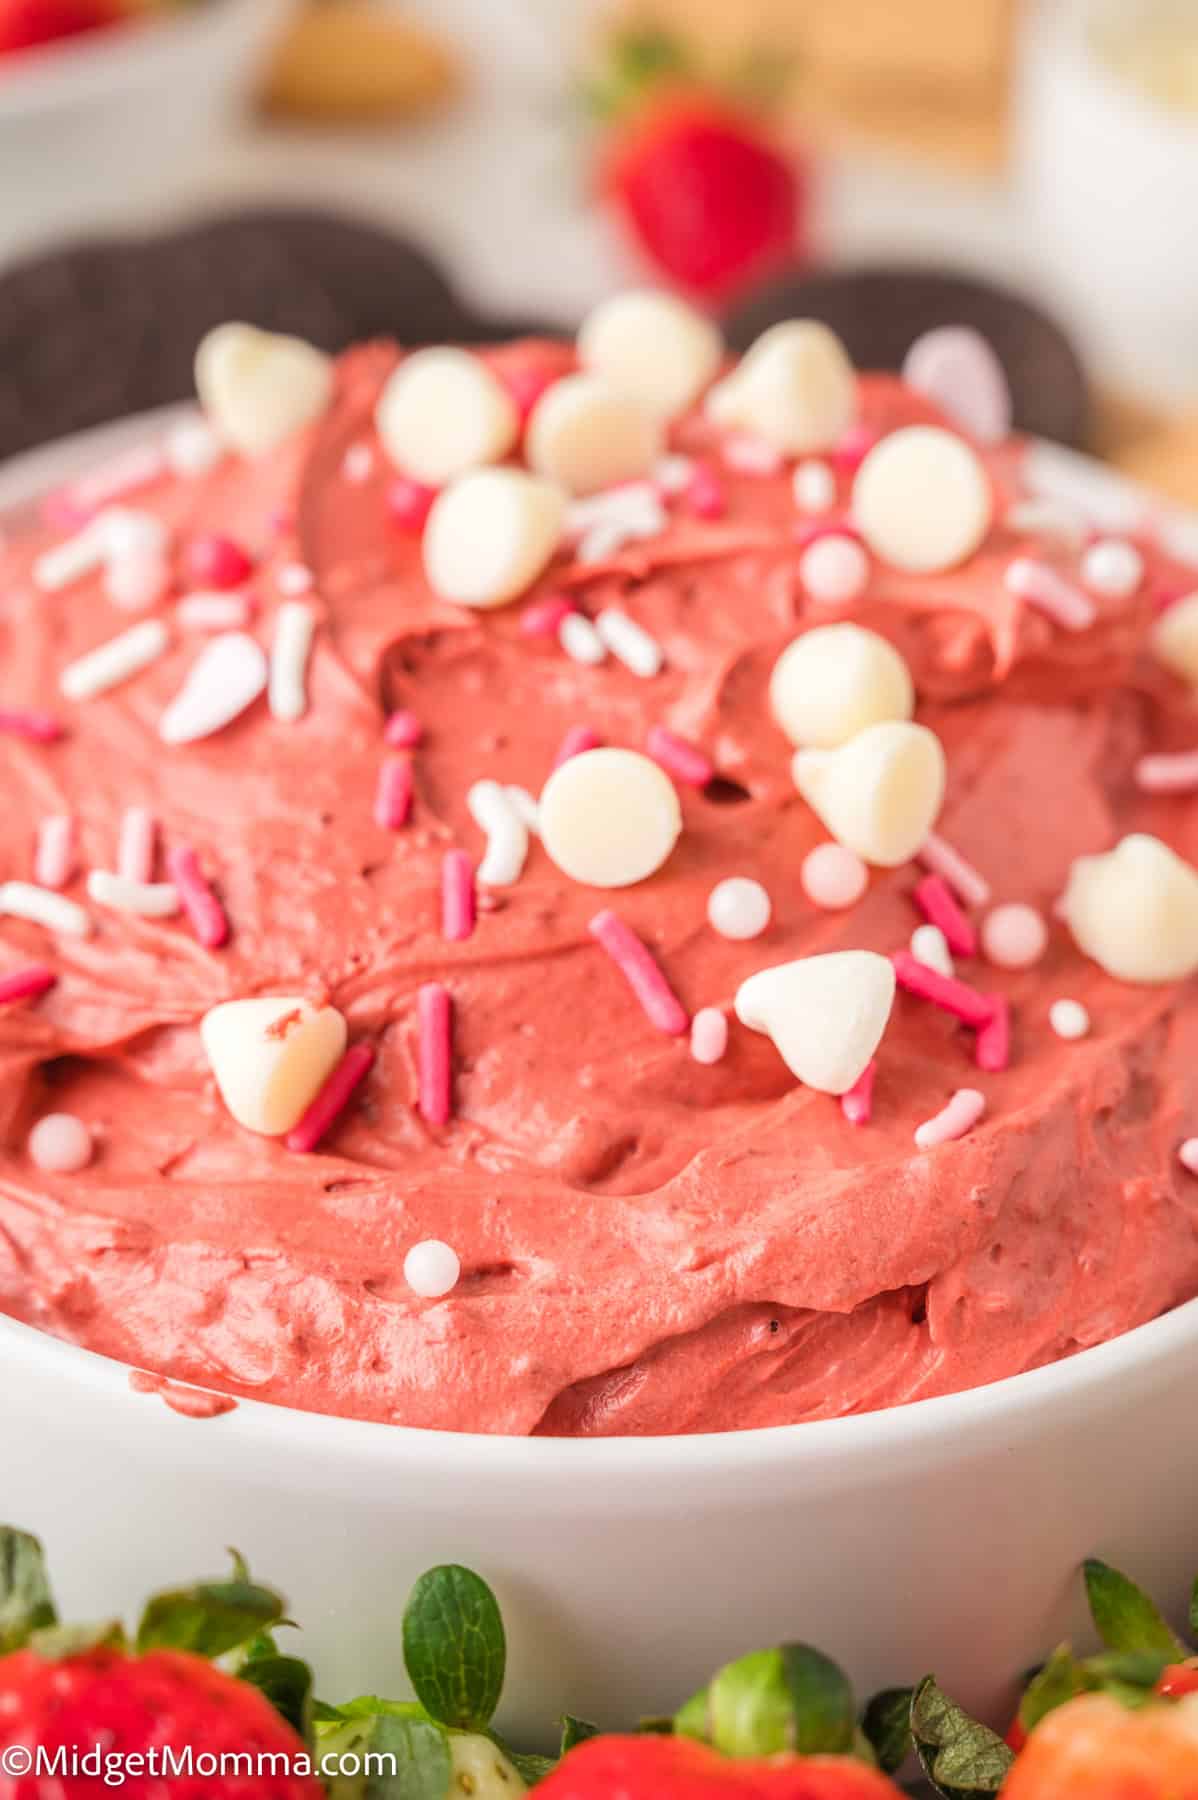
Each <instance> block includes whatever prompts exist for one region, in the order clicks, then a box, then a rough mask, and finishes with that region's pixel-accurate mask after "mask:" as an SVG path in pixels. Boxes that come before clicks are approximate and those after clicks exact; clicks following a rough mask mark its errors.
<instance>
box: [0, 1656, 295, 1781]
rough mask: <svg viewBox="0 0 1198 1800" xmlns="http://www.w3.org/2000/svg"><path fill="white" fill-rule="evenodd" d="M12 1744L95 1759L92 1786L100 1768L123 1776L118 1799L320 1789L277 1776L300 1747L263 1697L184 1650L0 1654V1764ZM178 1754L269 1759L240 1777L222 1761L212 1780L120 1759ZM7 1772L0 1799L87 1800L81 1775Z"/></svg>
mask: <svg viewBox="0 0 1198 1800" xmlns="http://www.w3.org/2000/svg"><path fill="white" fill-rule="evenodd" d="M14 1746H19V1747H20V1748H21V1749H23V1750H25V1751H28V1752H30V1753H32V1754H36V1753H37V1752H39V1751H42V1752H45V1753H46V1754H47V1755H48V1756H49V1757H50V1758H53V1757H54V1754H55V1752H56V1751H58V1750H59V1749H63V1750H65V1751H67V1752H69V1751H71V1750H73V1749H76V1748H77V1749H78V1751H79V1753H80V1755H83V1754H84V1753H85V1752H87V1751H89V1750H90V1751H93V1752H98V1753H99V1776H100V1778H101V1779H102V1778H103V1774H104V1771H105V1770H111V1771H113V1772H114V1773H115V1772H116V1771H118V1770H123V1771H125V1772H126V1779H125V1780H124V1781H123V1783H122V1788H123V1792H124V1793H125V1794H126V1795H127V1796H129V1800H137V1796H139V1795H144V1796H150V1795H153V1796H154V1800H193V1797H194V1800H201V1797H202V1800H321V1797H322V1793H323V1790H322V1789H321V1786H320V1783H319V1781H317V1779H316V1777H315V1776H314V1775H312V1774H303V1773H296V1774H292V1773H290V1772H288V1771H287V1768H286V1764H287V1763H288V1762H290V1761H291V1760H293V1759H296V1758H301V1757H304V1756H305V1751H304V1745H303V1741H302V1740H301V1739H300V1738H299V1737H298V1736H297V1735H296V1733H295V1732H294V1731H293V1730H292V1728H291V1726H290V1725H288V1724H286V1723H285V1722H284V1721H283V1719H282V1718H280V1716H279V1714H278V1713H277V1712H276V1711H275V1709H274V1707H273V1706H272V1705H271V1704H270V1702H269V1701H268V1700H267V1699H266V1698H265V1696H264V1695H263V1694H262V1693H260V1692H259V1691H258V1689H257V1688H255V1687H251V1686H249V1685H248V1684H247V1683H246V1682H243V1681H239V1680H237V1679H236V1678H235V1677H234V1676H232V1675H226V1674H225V1673H224V1672H223V1670H221V1669H218V1668H215V1667H214V1666H213V1664H211V1663H209V1662H205V1661H204V1659H203V1658H202V1657H199V1656H195V1655H193V1654H192V1653H191V1652H190V1651H186V1650H151V1651H149V1652H148V1653H147V1654H146V1655H144V1656H131V1655H129V1654H128V1653H127V1652H126V1651H125V1650H123V1649H120V1648H118V1647H115V1646H113V1645H110V1644H101V1645H99V1646H97V1647H94V1648H92V1649H89V1650H84V1651H82V1652H81V1653H79V1654H76V1655H67V1656H64V1657H54V1656H47V1655H44V1654H42V1653H41V1652H40V1651H39V1650H17V1651H14V1652H13V1654H12V1655H11V1656H6V1657H4V1658H2V1659H0V1768H3V1767H4V1766H5V1756H4V1752H5V1751H6V1750H11V1749H12V1748H13V1747H14ZM188 1749H190V1751H191V1752H192V1753H193V1755H194V1756H195V1757H196V1758H197V1759H198V1758H199V1757H200V1756H201V1753H202V1754H203V1755H204V1756H215V1757H217V1758H219V1757H220V1756H221V1755H222V1753H230V1754H232V1753H234V1752H240V1753H242V1754H243V1755H244V1754H245V1753H247V1752H248V1754H249V1755H250V1757H251V1758H253V1757H255V1756H257V1755H259V1754H261V1755H264V1756H272V1755H273V1756H274V1757H276V1758H278V1759H279V1760H278V1761H277V1762H275V1763H274V1764H273V1765H272V1764H270V1763H269V1762H268V1763H267V1764H266V1765H265V1766H264V1767H262V1768H259V1767H257V1766H254V1767H251V1768H249V1769H248V1770H247V1769H246V1767H245V1765H244V1764H241V1765H239V1764H237V1763H232V1764H231V1765H230V1769H229V1771H228V1772H227V1773H219V1774H217V1775H215V1776H213V1775H211V1774H205V1773H204V1772H203V1768H204V1767H206V1766H207V1765H201V1770H200V1771H199V1772H197V1770H196V1769H194V1768H193V1769H192V1770H191V1772H190V1773H188V1772H186V1771H185V1772H183V1773H181V1774H180V1773H172V1772H171V1771H170V1770H169V1769H168V1770H165V1771H164V1770H163V1769H162V1768H161V1767H159V1768H158V1770H157V1773H154V1772H153V1771H152V1770H151V1768H150V1767H149V1766H148V1765H143V1766H142V1767H141V1768H140V1769H139V1768H138V1766H137V1764H136V1762H133V1763H131V1762H130V1761H129V1759H130V1758H131V1757H145V1756H147V1754H148V1753H149V1752H151V1751H156V1752H157V1753H158V1755H159V1757H161V1755H162V1753H163V1752H164V1751H168V1750H170V1751H174V1752H176V1753H183V1752H184V1751H187V1750H188ZM284 1759H285V1760H284ZM8 1768H9V1772H8V1773H7V1774H6V1775H0V1796H3V1800H87V1797H89V1796H92V1795H94V1794H96V1793H97V1792H98V1791H99V1785H100V1782H99V1779H97V1772H96V1771H95V1770H92V1769H81V1770H80V1771H79V1772H78V1773H77V1774H72V1773H70V1771H69V1769H68V1770H67V1771H66V1772H64V1773H63V1774H62V1775H58V1774H56V1773H54V1772H53V1764H52V1763H51V1764H50V1765H49V1767H48V1768H47V1767H43V1768H42V1769H40V1770H39V1769H38V1768H37V1767H36V1766H35V1767H33V1768H32V1769H31V1770H30V1772H29V1773H28V1774H21V1773H19V1772H18V1771H16V1770H15V1769H14V1768H13V1766H12V1764H11V1761H10V1762H9V1764H8ZM164 1777H165V1778H164Z"/></svg>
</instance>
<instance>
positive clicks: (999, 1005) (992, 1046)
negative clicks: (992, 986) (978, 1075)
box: [973, 994, 1011, 1075]
mask: <svg viewBox="0 0 1198 1800" xmlns="http://www.w3.org/2000/svg"><path fill="white" fill-rule="evenodd" d="M973 1060H974V1062H975V1063H976V1064H977V1066H978V1068H979V1069H985V1070H986V1072H987V1074H989V1075H1001V1074H1002V1072H1003V1070H1004V1069H1008V1068H1010V1066H1011V1007H1010V1003H1009V1001H1007V1000H1005V999H1004V998H1003V997H1002V996H1001V995H998V994H995V995H993V996H992V997H991V1001H990V1017H989V1018H988V1019H987V1020H986V1022H985V1024H984V1025H982V1026H981V1027H980V1029H979V1031H978V1034H977V1037H976V1038H975V1040H974V1046H973Z"/></svg>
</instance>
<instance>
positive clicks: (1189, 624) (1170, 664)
mask: <svg viewBox="0 0 1198 1800" xmlns="http://www.w3.org/2000/svg"><path fill="white" fill-rule="evenodd" d="M1152 652H1153V655H1154V656H1155V657H1156V659H1157V661H1158V662H1161V663H1164V665H1165V667H1166V669H1170V670H1171V671H1172V673H1173V674H1174V675H1180V676H1181V679H1182V680H1183V681H1188V682H1190V683H1191V684H1192V685H1193V686H1195V687H1198V593H1193V594H1187V595H1186V596H1185V598H1184V599H1182V600H1178V601H1176V602H1175V604H1174V605H1172V606H1170V607H1168V608H1167V609H1166V610H1165V611H1164V612H1163V613H1162V614H1161V616H1160V618H1159V619H1158V620H1157V622H1156V624H1155V626H1154V627H1153V631H1152Z"/></svg>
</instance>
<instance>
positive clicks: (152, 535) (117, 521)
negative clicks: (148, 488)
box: [96, 506, 171, 562]
mask: <svg viewBox="0 0 1198 1800" xmlns="http://www.w3.org/2000/svg"><path fill="white" fill-rule="evenodd" d="M96 524H97V525H98V526H99V528H100V535H101V538H102V540H103V544H104V560H105V562H122V561H124V560H125V559H126V558H128V557H141V558H145V557H149V556H165V555H166V552H167V550H168V549H169V548H170V541H171V533H170V527H169V526H167V525H164V524H163V522H162V520H161V519H160V518H158V517H157V516H156V515H155V514H154V513H151V512H143V511H142V510H141V509H140V508H138V507H132V506H109V507H106V508H105V510H104V511H103V512H102V513H100V514H98V515H97V518H96Z"/></svg>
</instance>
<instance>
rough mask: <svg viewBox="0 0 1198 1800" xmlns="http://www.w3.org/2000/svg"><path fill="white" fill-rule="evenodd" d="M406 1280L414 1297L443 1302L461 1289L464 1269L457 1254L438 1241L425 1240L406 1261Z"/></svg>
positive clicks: (412, 1251)
mask: <svg viewBox="0 0 1198 1800" xmlns="http://www.w3.org/2000/svg"><path fill="white" fill-rule="evenodd" d="M403 1274H404V1280H405V1281H406V1282H407V1284H408V1286H409V1287H410V1288H411V1290H412V1292H413V1293H414V1294H419V1295H421V1297H422V1298H423V1299H425V1300H439V1299H440V1298H441V1297H442V1295H443V1294H448V1293H450V1292H451V1291H452V1289H454V1288H455V1287H456V1286H457V1285H458V1281H459V1280H460V1278H461V1274H462V1265H461V1263H460V1261H459V1260H458V1254H457V1251H456V1250H451V1249H450V1247H449V1245H448V1244H443V1243H441V1241H440V1240H439V1239H438V1238H425V1240H424V1242H423V1243H421V1244H413V1245H412V1248H411V1249H410V1250H409V1251H408V1254H407V1255H406V1256H405V1257H404V1259H403Z"/></svg>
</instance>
